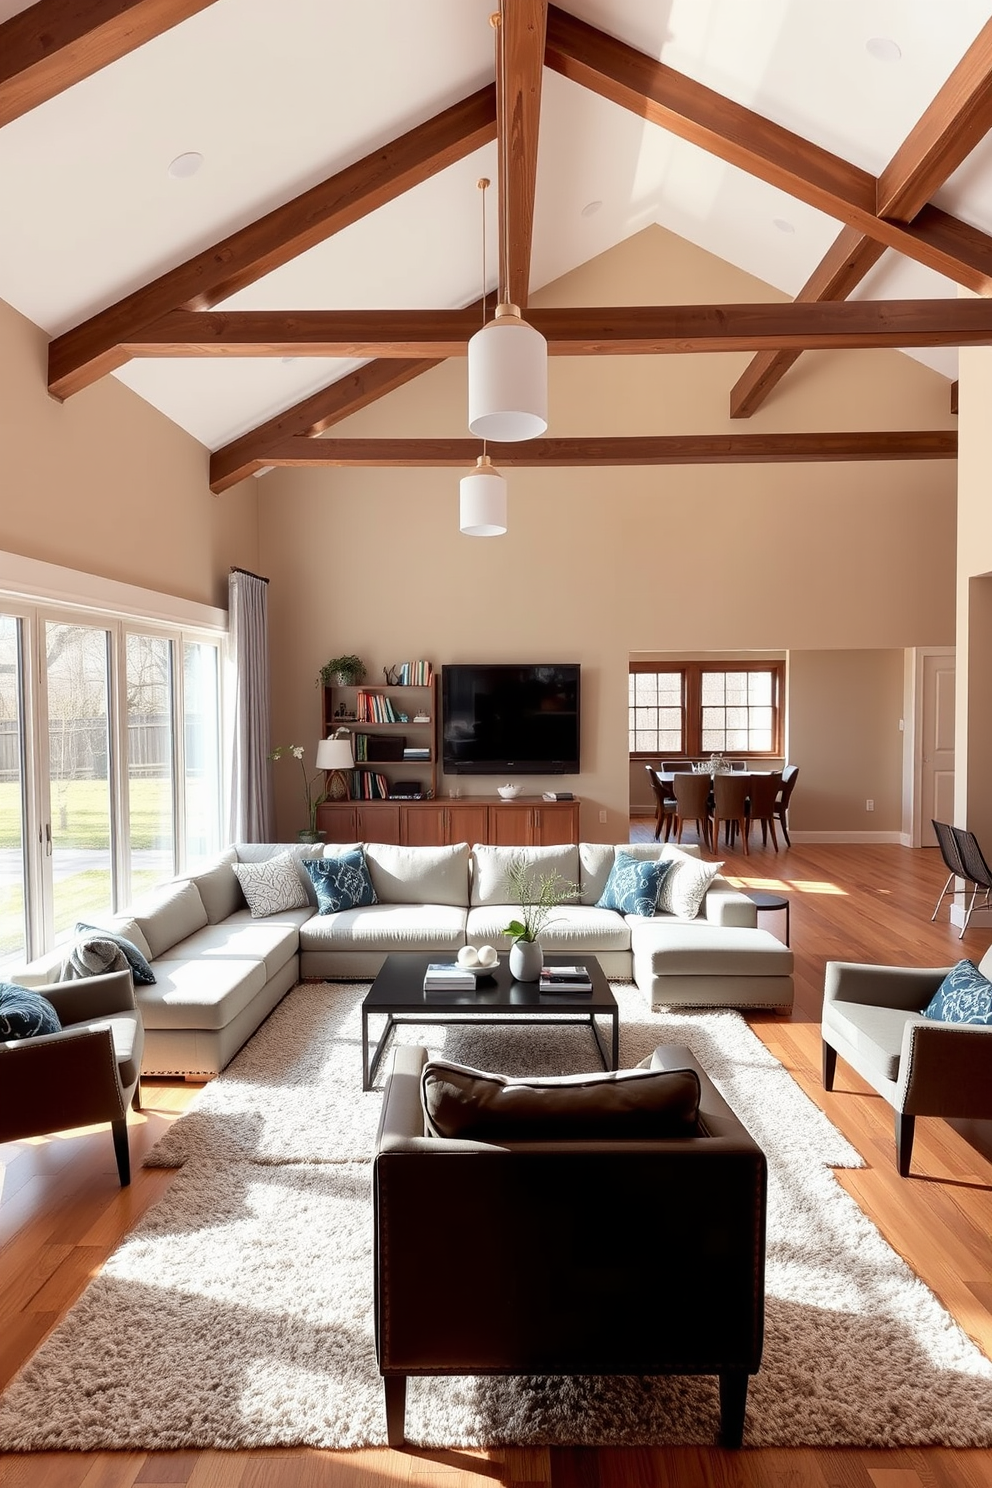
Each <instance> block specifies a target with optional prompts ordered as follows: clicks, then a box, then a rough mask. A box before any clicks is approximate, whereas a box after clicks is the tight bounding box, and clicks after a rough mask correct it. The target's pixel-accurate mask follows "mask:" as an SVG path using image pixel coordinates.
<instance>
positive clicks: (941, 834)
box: [930, 817, 968, 924]
mask: <svg viewBox="0 0 992 1488" xmlns="http://www.w3.org/2000/svg"><path fill="white" fill-rule="evenodd" d="M930 825H931V826H932V827H933V829H934V831H935V832H936V834H937V846H938V847H939V848H940V856H941V857H942V858H943V860H944V867H945V868H946V869H947V870H948V872H947V882H946V883H945V885H944V887H943V888H942V889H941V891H940V893H939V895H938V896H937V903H936V904H935V905H934V907H933V914H932V915H931V916H930V923H931V924H933V921H934V920H935V919H936V918H937V911H938V909H939V908H940V906H941V904H942V902H943V900H944V897H945V895H947V894H949V895H950V896H951V898H952V899H953V898H954V892H955V891H954V890H953V889H952V888H951V884H952V883H953V882H954V880H955V879H956V878H967V877H968V874H967V873H966V872H965V866H964V864H963V863H962V861H961V854H960V853H959V852H958V845H957V843H956V842H955V840H954V828H953V827H952V826H951V825H950V824H949V823H948V822H939V821H934V820H933V818H932V817H931V818H930Z"/></svg>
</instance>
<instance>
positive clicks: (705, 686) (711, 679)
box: [701, 672, 724, 706]
mask: <svg viewBox="0 0 992 1488" xmlns="http://www.w3.org/2000/svg"><path fill="white" fill-rule="evenodd" d="M701 686H702V700H703V704H704V706H705V704H707V703H722V702H723V691H724V673H723V672H704V673H703V675H702V682H701Z"/></svg>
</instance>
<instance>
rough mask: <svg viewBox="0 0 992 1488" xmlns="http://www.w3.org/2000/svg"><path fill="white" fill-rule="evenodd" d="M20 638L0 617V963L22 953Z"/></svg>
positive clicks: (16, 622) (10, 619) (14, 623)
mask: <svg viewBox="0 0 992 1488" xmlns="http://www.w3.org/2000/svg"><path fill="white" fill-rule="evenodd" d="M22 654H23V642H22V632H21V620H20V616H18V615H0V963H2V962H3V961H9V960H23V959H24V958H25V957H26V955H27V921H26V917H25V911H26V904H27V895H26V892H25V870H26V859H25V854H24V835H25V831H26V802H25V799H24V680H23V669H22V665H21V658H22Z"/></svg>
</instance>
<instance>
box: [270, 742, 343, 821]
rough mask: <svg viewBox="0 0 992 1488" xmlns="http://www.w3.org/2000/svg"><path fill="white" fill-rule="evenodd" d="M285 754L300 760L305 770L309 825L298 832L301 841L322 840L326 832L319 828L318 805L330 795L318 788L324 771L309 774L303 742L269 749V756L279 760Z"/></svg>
mask: <svg viewBox="0 0 992 1488" xmlns="http://www.w3.org/2000/svg"><path fill="white" fill-rule="evenodd" d="M284 755H292V757H293V759H295V760H299V763H300V769H301V770H302V772H303V799H304V801H305V802H306V808H307V826H306V828H305V829H304V830H303V831H302V832H297V834H296V835H297V838H298V840H299V841H300V842H320V841H321V839H322V838H323V836H324V833H323V832H318V830H317V807H318V806H323V804H324V802H325V801H326V800H327V799H328V797H327V794H326V793H325V792H324V791H319V790H318V789H317V782H318V781H319V780H320V778H321V776H322V775H323V773H324V772H323V771H322V770H318V771H317V772H316V773H315V774H314V775H308V774H307V767H306V765H305V764H304V762H303V755H304V749H303V745H302V744H280V745H279V747H278V748H277V749H270V750H269V753H268V758H269V759H270V760H278V759H282V758H283V756H284Z"/></svg>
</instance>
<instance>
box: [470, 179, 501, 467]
mask: <svg viewBox="0 0 992 1488" xmlns="http://www.w3.org/2000/svg"><path fill="white" fill-rule="evenodd" d="M475 184H476V185H477V186H478V188H479V190H480V191H481V192H482V327H483V330H485V326H486V299H487V297H488V293H489V285H488V281H487V279H486V190H487V188H488V186H489V184H490V183H489V177H488V176H480V177H479V179H478V181H477V182H476V183H475ZM498 293H499V290H498V288H497V295H498ZM482 457H483V459H485V457H486V441H485V440H484V439H483V441H482Z"/></svg>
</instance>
